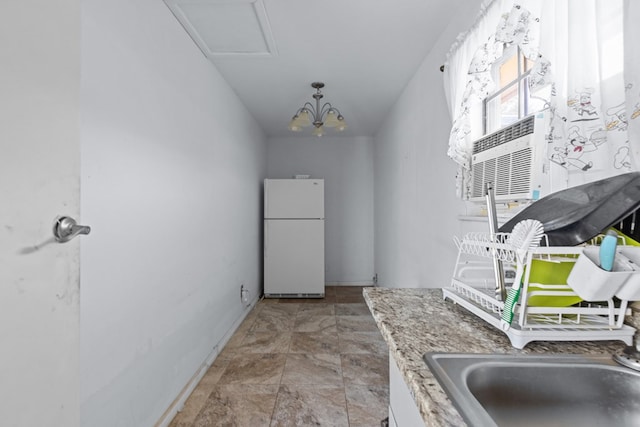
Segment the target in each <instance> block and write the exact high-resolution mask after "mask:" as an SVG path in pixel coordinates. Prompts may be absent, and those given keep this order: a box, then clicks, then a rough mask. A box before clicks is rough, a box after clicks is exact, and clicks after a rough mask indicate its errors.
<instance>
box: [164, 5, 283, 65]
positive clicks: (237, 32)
mask: <svg viewBox="0 0 640 427" xmlns="http://www.w3.org/2000/svg"><path fill="white" fill-rule="evenodd" d="M164 2H165V3H166V5H167V6H168V7H169V9H170V10H171V12H173V14H174V16H175V17H176V19H177V20H178V21H179V22H180V24H182V26H183V27H184V29H185V30H186V31H187V33H188V34H189V35H190V36H191V38H192V39H193V41H194V42H195V43H196V45H198V47H199V48H200V50H201V51H202V52H203V53H204V55H205V56H206V57H207V58H210V59H214V58H219V57H230V56H234V57H240V56H249V57H269V56H275V55H277V50H276V47H275V42H274V40H273V35H272V33H271V26H270V24H269V20H268V18H267V12H266V9H265V6H264V1H263V0H233V1H231V0H164Z"/></svg>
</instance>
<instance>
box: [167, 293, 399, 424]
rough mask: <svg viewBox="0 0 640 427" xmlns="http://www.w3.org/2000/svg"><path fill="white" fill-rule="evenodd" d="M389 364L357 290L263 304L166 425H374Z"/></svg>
mask: <svg viewBox="0 0 640 427" xmlns="http://www.w3.org/2000/svg"><path fill="white" fill-rule="evenodd" d="M388 363H389V362H388V351H387V347H386V344H385V342H384V340H383V339H382V336H381V335H380V333H379V331H378V328H377V327H376V324H375V322H374V320H373V317H372V316H371V313H370V312H369V309H368V307H367V306H366V304H365V302H364V298H363V297H362V288H361V287H356V286H349V287H347V286H344V287H343V286H340V287H327V288H326V297H325V298H324V299H280V300H278V299H265V300H262V301H260V302H259V303H258V304H256V306H255V308H254V309H253V310H252V311H251V313H249V314H248V315H247V317H246V319H245V320H244V322H243V323H242V324H241V325H240V327H239V328H238V330H237V331H236V333H235V334H234V335H233V336H232V337H231V339H230V340H229V342H228V343H227V345H226V346H225V348H224V349H223V350H222V352H221V353H220V355H219V356H218V357H217V358H216V360H215V362H214V363H213V365H212V366H211V368H210V369H209V370H208V371H207V373H206V374H205V375H204V377H203V378H202V380H201V381H200V384H198V386H197V387H196V389H195V390H194V392H193V393H192V394H191V396H190V397H189V399H187V401H186V403H185V406H184V408H183V409H182V411H181V412H179V413H178V415H176V417H175V418H174V420H173V421H172V423H171V426H170V427H186V426H189V427H192V426H194V427H195V426H197V427H204V426H238V427H244V426H247V427H259V426H286V427H291V426H349V427H356V426H358V427H360V426H362V427H365V426H366V427H377V426H380V421H381V420H382V419H383V418H385V417H386V416H387V408H388V406H389V365H388Z"/></svg>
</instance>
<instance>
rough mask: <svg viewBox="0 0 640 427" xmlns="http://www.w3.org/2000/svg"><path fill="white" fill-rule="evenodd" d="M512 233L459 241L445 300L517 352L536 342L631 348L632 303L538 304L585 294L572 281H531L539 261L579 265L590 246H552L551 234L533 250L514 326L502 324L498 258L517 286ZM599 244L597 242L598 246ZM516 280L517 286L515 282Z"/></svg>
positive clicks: (474, 234) (477, 234)
mask: <svg viewBox="0 0 640 427" xmlns="http://www.w3.org/2000/svg"><path fill="white" fill-rule="evenodd" d="M509 235H510V233H493V234H492V233H482V232H472V233H467V234H466V235H465V236H464V237H463V238H462V239H459V238H457V237H454V241H455V244H456V246H457V248H458V256H457V259H456V265H455V268H454V273H453V278H452V280H451V286H450V287H449V288H444V289H443V297H444V299H450V300H452V301H454V302H455V303H457V304H459V305H461V306H462V307H464V308H466V309H467V310H468V311H470V312H472V313H473V314H475V315H476V316H478V317H480V318H481V319H483V320H485V321H486V322H488V323H489V324H491V325H493V326H494V327H496V328H497V329H499V330H500V331H502V332H504V333H506V334H507V336H508V337H509V339H510V340H511V343H512V345H513V346H514V347H516V348H523V347H524V346H525V345H526V344H527V343H529V342H531V341H585V340H589V341H591V340H622V341H624V342H625V343H627V345H631V344H632V341H633V334H634V332H635V329H634V328H632V327H630V326H628V325H625V324H624V317H625V315H627V314H630V310H629V309H628V301H627V300H620V301H619V302H618V304H616V303H615V302H614V300H613V298H609V299H607V300H605V301H582V302H579V303H576V304H574V305H571V306H568V307H562V306H560V307H556V306H535V305H531V304H529V300H531V298H533V297H574V298H576V299H579V296H578V295H577V294H576V292H574V290H573V289H572V288H571V287H569V285H567V284H566V283H554V284H541V283H530V282H529V278H530V274H531V265H532V261H533V260H542V261H546V262H550V263H560V262H572V263H575V262H576V260H577V259H578V257H579V256H580V254H582V252H583V249H584V247H581V246H572V247H564V246H548V243H547V242H548V241H547V238H546V236H544V237H543V239H542V241H541V245H540V246H539V247H536V248H531V249H529V250H528V251H527V255H526V262H525V273H524V276H523V279H522V285H521V286H522V288H521V292H520V300H519V301H518V303H517V304H516V307H515V312H514V318H513V321H512V323H511V326H510V328H508V329H507V330H504V329H503V328H502V325H501V322H500V321H501V317H502V311H503V308H504V302H503V301H500V300H498V299H497V298H496V296H495V294H496V292H495V288H496V285H495V279H494V278H493V276H492V273H493V268H494V267H493V264H492V262H493V259H494V258H495V259H498V260H500V261H502V263H503V266H504V271H505V287H508V286H511V285H512V283H513V276H514V274H509V273H510V272H511V273H512V272H513V271H515V263H516V250H515V248H514V247H513V246H512V245H511V244H509V243H508V239H509ZM592 243H594V242H592ZM509 278H511V281H510V282H511V283H509Z"/></svg>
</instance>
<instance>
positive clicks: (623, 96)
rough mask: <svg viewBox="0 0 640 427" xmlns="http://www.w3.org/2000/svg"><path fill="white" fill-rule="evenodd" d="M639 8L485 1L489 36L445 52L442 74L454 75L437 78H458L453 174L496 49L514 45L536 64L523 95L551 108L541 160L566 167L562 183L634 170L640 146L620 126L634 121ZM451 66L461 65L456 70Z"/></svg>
mask: <svg viewBox="0 0 640 427" xmlns="http://www.w3.org/2000/svg"><path fill="white" fill-rule="evenodd" d="M639 6H640V5H638V2H637V1H636V2H635V3H634V2H633V0H537V1H536V0H521V1H511V2H507V1H494V2H491V3H490V4H489V5H487V6H485V7H484V10H483V13H482V15H481V17H480V20H487V19H494V21H493V28H494V30H493V32H491V33H490V34H489V35H488V36H485V39H484V42H483V43H480V44H479V43H478V40H477V38H478V37H477V34H478V31H477V28H479V26H478V25H476V27H474V29H472V30H473V31H472V32H470V33H467V34H466V35H465V36H463V37H462V40H459V41H458V42H457V43H456V45H454V46H453V48H452V50H451V51H450V53H449V55H448V58H447V64H446V66H447V69H448V70H449V73H459V75H458V76H457V77H455V78H454V77H452V76H448V77H447V79H446V82H448V83H449V84H451V83H453V82H454V81H457V82H458V84H460V81H463V82H464V83H463V85H464V88H465V89H464V92H463V93H462V95H461V96H459V99H458V100H450V101H449V102H450V105H453V106H456V107H457V108H451V112H452V117H453V126H452V130H451V135H450V140H449V151H448V155H449V156H450V157H451V158H452V159H453V160H454V161H456V162H457V163H458V164H459V165H460V168H461V172H462V173H461V174H460V177H459V178H461V177H462V176H464V174H465V173H468V169H469V167H470V159H471V141H472V139H475V138H477V137H478V136H480V135H477V134H474V133H473V129H474V126H475V129H477V128H478V127H479V126H480V124H481V119H480V118H479V117H478V116H477V114H476V115H475V116H474V110H476V111H477V109H478V106H479V105H481V100H482V99H484V98H485V97H486V96H487V95H488V94H490V93H491V92H492V91H493V90H494V88H495V84H494V82H493V79H492V74H491V68H492V65H493V63H494V62H495V61H496V60H497V59H498V58H500V57H501V55H502V52H503V48H504V47H509V46H511V45H514V44H515V45H517V46H519V47H520V49H521V51H522V53H523V54H524V56H526V57H527V58H528V59H530V60H532V61H535V65H534V67H533V69H532V71H531V74H530V78H529V91H530V94H531V96H532V97H535V98H537V99H538V100H542V101H543V102H544V104H545V106H546V109H547V110H548V111H549V112H550V114H548V117H549V121H550V122H549V127H548V129H549V131H548V134H547V142H548V143H549V146H548V147H547V153H548V161H551V162H554V163H556V164H558V165H560V166H562V167H564V168H566V169H567V171H568V172H569V185H570V186H573V185H578V184H581V183H584V182H590V181H594V180H596V179H601V178H604V177H607V176H612V175H617V174H619V173H624V172H628V171H631V170H638V165H640V162H639V161H640V149H639V148H638V145H640V140H639V139H638V130H633V129H637V128H638V127H640V120H636V121H637V122H638V123H639V124H635V123H634V126H635V127H634V126H631V127H630V123H629V121H630V120H635V119H636V118H637V117H638V116H640V112H639V111H640V82H639V81H637V80H639V78H638V76H639V71H640V67H639V62H640V59H639V57H638V50H639V49H638V48H637V47H635V48H634V46H633V42H634V41H635V40H638V35H639V33H640V29H639V27H638V25H637V22H638V18H639V16H638V14H639V12H638V9H639ZM492 9H500V11H501V14H500V16H499V17H498V18H496V17H495V15H496V14H495V13H493V14H490V13H487V11H488V10H492ZM490 16H491V18H490ZM625 23H626V24H627V25H623V24H625ZM485 26H488V24H485ZM623 28H624V31H623ZM472 33H474V34H475V37H474V36H473V35H472ZM625 40H626V41H627V43H626V45H627V47H626V50H625V47H624V46H625V43H624V41H625ZM466 44H471V45H475V46H476V47H475V51H474V53H473V55H469V54H468V53H466V52H469V51H470V50H471V49H470V48H469V46H465V45H466ZM462 46H465V48H461V47H462ZM451 63H457V64H464V63H466V64H468V66H467V67H466V69H465V68H464V67H461V66H459V67H457V69H456V67H449V65H450V64H451ZM634 80H636V81H634ZM451 93H452V89H451V88H449V89H448V94H451ZM634 108H635V110H634ZM627 111H631V114H627Z"/></svg>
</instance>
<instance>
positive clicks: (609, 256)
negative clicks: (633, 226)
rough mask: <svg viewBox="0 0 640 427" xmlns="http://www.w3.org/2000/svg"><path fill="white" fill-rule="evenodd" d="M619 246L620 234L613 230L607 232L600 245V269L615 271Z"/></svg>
mask: <svg viewBox="0 0 640 427" xmlns="http://www.w3.org/2000/svg"><path fill="white" fill-rule="evenodd" d="M617 245H618V233H616V232H615V231H613V230H609V231H607V234H605V236H604V238H603V239H602V243H601V244H600V268H602V269H603V270H606V271H611V270H613V260H614V258H615V256H616V246H617Z"/></svg>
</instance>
